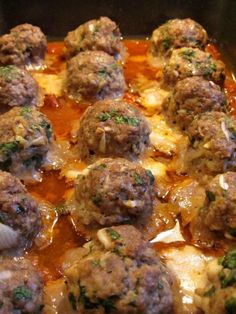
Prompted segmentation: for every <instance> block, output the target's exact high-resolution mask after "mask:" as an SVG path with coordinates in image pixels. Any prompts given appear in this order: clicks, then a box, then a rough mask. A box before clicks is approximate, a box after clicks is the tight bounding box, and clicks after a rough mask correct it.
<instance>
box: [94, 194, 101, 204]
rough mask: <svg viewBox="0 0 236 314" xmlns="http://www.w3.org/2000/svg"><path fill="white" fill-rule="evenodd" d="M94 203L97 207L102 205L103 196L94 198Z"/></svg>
mask: <svg viewBox="0 0 236 314" xmlns="http://www.w3.org/2000/svg"><path fill="white" fill-rule="evenodd" d="M92 202H93V204H94V205H96V206H100V205H101V202H102V197H101V195H95V196H93V197H92Z"/></svg>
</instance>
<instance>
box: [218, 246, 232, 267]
mask: <svg viewBox="0 0 236 314" xmlns="http://www.w3.org/2000/svg"><path fill="white" fill-rule="evenodd" d="M219 264H221V265H222V266H223V267H224V268H229V269H235V268H236V250H232V251H230V252H228V253H227V254H226V255H225V256H223V257H222V258H221V259H220V260H219Z"/></svg>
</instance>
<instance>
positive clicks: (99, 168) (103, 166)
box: [93, 164, 107, 170]
mask: <svg viewBox="0 0 236 314" xmlns="http://www.w3.org/2000/svg"><path fill="white" fill-rule="evenodd" d="M106 167H107V165H106V164H100V165H98V166H96V167H94V168H93V170H104V169H105V168H106Z"/></svg>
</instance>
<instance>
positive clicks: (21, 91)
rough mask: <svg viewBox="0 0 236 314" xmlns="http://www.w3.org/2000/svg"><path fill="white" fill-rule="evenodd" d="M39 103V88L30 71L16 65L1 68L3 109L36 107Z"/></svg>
mask: <svg viewBox="0 0 236 314" xmlns="http://www.w3.org/2000/svg"><path fill="white" fill-rule="evenodd" d="M38 101H39V86H38V84H37V82H36V81H35V79H34V78H33V77H32V76H31V75H30V73H29V72H28V71H26V70H24V69H22V68H18V67H16V66H15V65H8V66H4V67H0V104H1V107H4V106H5V107H8V106H10V107H12V106H36V105H37V104H38ZM8 108H9V107H8Z"/></svg>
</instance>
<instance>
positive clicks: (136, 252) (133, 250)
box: [65, 225, 173, 314]
mask: <svg viewBox="0 0 236 314" xmlns="http://www.w3.org/2000/svg"><path fill="white" fill-rule="evenodd" d="M65 277H66V284H67V289H68V296H69V300H70V303H71V307H72V309H74V310H76V311H77V312H78V313H81V314H82V313H84V314H86V313H94V314H96V313H97V314H98V313H99V314H105V313H110V314H112V313H120V314H123V313H124V314H125V313H134V314H135V313H137V314H140V313H143V314H159V313H171V311H172V305H173V299H172V292H171V284H172V278H171V276H170V275H169V273H168V271H167V269H166V267H165V266H164V265H163V264H162V263H161V261H160V259H159V257H158V256H157V254H156V252H155V250H154V249H152V248H151V246H150V245H149V243H148V242H147V241H145V240H144V239H143V237H142V235H141V233H140V232H139V231H138V230H136V229H135V228H134V227H133V226H127V225H124V226H118V227H111V228H105V229H101V230H99V231H98V233H97V238H96V239H95V240H94V241H93V242H89V243H87V244H86V245H85V247H84V249H83V250H82V249H81V256H80V257H78V260H77V261H76V262H75V263H74V264H73V265H72V266H71V267H70V268H69V269H67V270H66V271H65ZM91 310H92V312H91Z"/></svg>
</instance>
